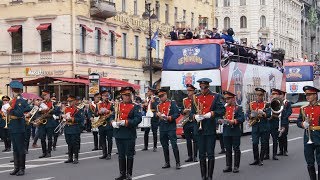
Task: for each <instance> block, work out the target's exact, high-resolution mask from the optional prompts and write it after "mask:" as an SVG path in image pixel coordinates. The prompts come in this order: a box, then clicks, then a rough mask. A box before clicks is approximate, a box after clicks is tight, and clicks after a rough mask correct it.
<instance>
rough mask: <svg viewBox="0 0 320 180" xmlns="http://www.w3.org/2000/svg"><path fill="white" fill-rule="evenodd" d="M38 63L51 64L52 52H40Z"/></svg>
mask: <svg viewBox="0 0 320 180" xmlns="http://www.w3.org/2000/svg"><path fill="white" fill-rule="evenodd" d="M39 62H40V63H50V62H53V58H52V52H42V53H40V60H39Z"/></svg>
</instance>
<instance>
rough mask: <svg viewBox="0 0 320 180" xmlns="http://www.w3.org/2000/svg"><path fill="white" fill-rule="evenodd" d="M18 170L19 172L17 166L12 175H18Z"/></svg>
mask: <svg viewBox="0 0 320 180" xmlns="http://www.w3.org/2000/svg"><path fill="white" fill-rule="evenodd" d="M18 172H19V169H18V168H16V169H14V170H13V171H12V172H11V173H10V175H16V174H17V173H18Z"/></svg>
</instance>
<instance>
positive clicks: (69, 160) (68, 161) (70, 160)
mask: <svg viewBox="0 0 320 180" xmlns="http://www.w3.org/2000/svg"><path fill="white" fill-rule="evenodd" d="M72 162H73V160H72V159H68V160H66V161H64V163H72Z"/></svg>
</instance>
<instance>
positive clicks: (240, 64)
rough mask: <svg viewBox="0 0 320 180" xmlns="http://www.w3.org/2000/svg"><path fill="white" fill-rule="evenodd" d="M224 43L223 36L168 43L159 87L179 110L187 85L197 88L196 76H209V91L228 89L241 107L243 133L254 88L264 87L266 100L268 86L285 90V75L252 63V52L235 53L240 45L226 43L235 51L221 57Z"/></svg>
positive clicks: (179, 130) (246, 127)
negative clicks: (165, 91) (243, 54)
mask: <svg viewBox="0 0 320 180" xmlns="http://www.w3.org/2000/svg"><path fill="white" fill-rule="evenodd" d="M224 43H225V42H224V40H222V39H188V40H176V41H170V42H167V43H166V46H165V52H164V58H163V71H162V74H161V82H160V86H161V87H167V88H168V90H170V98H171V99H173V100H175V101H176V102H177V104H178V106H179V107H180V108H181V109H182V108H183V105H182V99H183V98H184V97H186V96H187V95H186V84H192V85H194V86H195V87H196V88H198V89H199V84H198V83H196V81H197V80H198V79H200V78H210V79H212V82H211V83H210V90H212V91H214V92H217V93H221V92H222V91H223V90H228V91H231V92H233V93H235V94H236V95H237V96H236V103H237V105H240V106H242V107H243V109H244V112H245V116H246V117H247V118H246V121H245V122H244V123H243V125H242V130H243V133H247V132H251V127H249V126H248V115H247V113H246V112H247V110H248V107H249V103H250V102H251V101H253V100H254V89H255V88H256V87H262V88H264V89H265V90H266V91H267V95H266V97H265V98H266V101H268V100H269V99H268V98H267V97H269V95H270V89H271V88H278V89H282V90H285V85H286V84H285V75H284V73H283V72H282V71H280V70H278V69H277V68H274V67H268V66H263V65H254V64H252V63H254V59H252V54H250V55H248V56H244V57H241V56H239V55H234V54H236V51H237V50H238V49H239V48H243V47H241V46H236V45H229V46H230V49H231V51H232V48H234V49H233V51H234V52H235V53H234V54H233V55H232V56H230V57H225V56H222V45H224V47H225V44H224ZM246 48H247V47H246ZM255 51H256V52H255V53H257V52H258V50H255ZM270 54H272V53H270ZM271 57H275V56H271ZM246 59H247V60H248V61H247V62H246ZM248 62H249V63H248ZM274 62H275V60H272V59H271V61H270V64H271V66H273V64H274ZM279 62H280V63H281V61H278V62H277V63H279ZM179 122H180V119H178V120H177V124H178V128H177V134H178V135H183V131H182V127H181V124H180V123H179Z"/></svg>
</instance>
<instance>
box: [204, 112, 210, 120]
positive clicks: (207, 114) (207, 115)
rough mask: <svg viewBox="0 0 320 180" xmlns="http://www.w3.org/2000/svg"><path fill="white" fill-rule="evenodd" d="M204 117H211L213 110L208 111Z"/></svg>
mask: <svg viewBox="0 0 320 180" xmlns="http://www.w3.org/2000/svg"><path fill="white" fill-rule="evenodd" d="M203 117H204V118H206V119H208V118H211V112H208V113H206V114H205V115H203Z"/></svg>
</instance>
